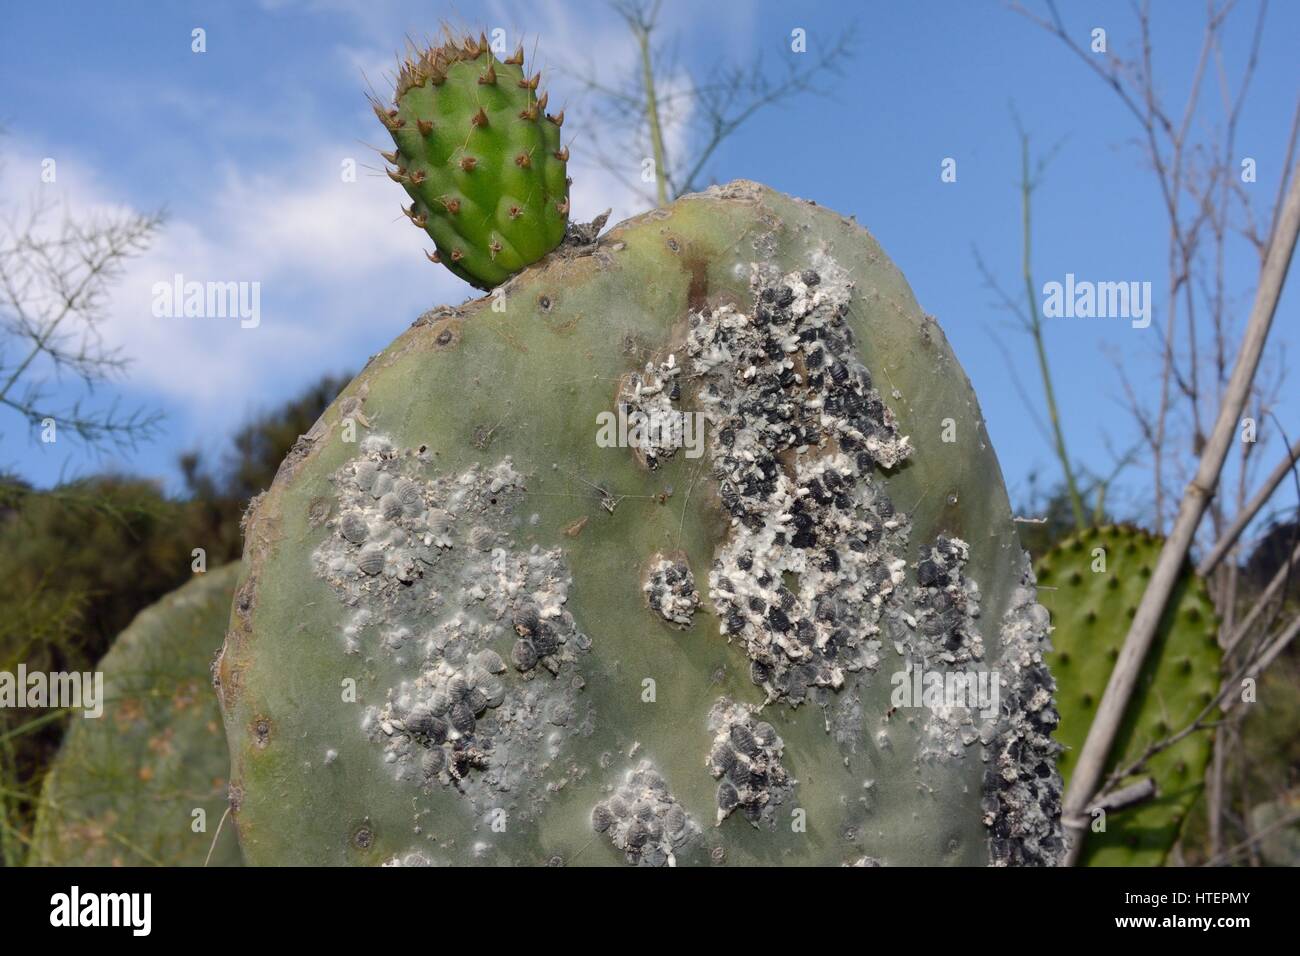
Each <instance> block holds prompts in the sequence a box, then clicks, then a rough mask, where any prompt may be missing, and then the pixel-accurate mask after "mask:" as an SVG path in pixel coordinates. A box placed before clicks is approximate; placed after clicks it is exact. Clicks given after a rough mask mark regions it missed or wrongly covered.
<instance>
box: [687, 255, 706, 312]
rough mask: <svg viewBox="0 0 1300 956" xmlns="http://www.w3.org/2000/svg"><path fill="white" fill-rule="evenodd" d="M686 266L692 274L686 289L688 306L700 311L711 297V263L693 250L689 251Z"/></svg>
mask: <svg viewBox="0 0 1300 956" xmlns="http://www.w3.org/2000/svg"><path fill="white" fill-rule="evenodd" d="M685 266H686V268H687V270H688V271H689V272H690V274H691V283H690V285H689V286H688V287H687V289H686V306H687V308H689V309H691V310H693V311H698V310H699V309H702V308H704V306H705V305H706V304H707V303H708V299H709V264H708V262H707V261H706V260H705V259H704V257H703V256H702V255H699V254H696V253H695V252H694V251H693V250H692V251H690V252H688V253H687V256H686V261H685Z"/></svg>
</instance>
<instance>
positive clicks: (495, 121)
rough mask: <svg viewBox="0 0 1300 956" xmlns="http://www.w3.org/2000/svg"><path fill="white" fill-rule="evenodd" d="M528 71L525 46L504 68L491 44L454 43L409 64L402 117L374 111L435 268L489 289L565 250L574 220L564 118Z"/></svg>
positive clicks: (403, 79)
mask: <svg viewBox="0 0 1300 956" xmlns="http://www.w3.org/2000/svg"><path fill="white" fill-rule="evenodd" d="M523 63H524V49H523V47H522V46H521V47H519V49H518V50H516V51H515V54H514V55H513V56H511V57H509V58H507V59H505V60H498V59H497V58H496V57H495V56H494V55H493V53H492V49H491V47H490V46H489V45H488V42H487V38H486V37H480V38H479V39H478V40H475V39H473V38H472V37H466V38H465V39H464V40H460V41H457V40H456V39H454V38H453V37H451V35H450V34H448V36H447V38H446V40H445V42H444V43H443V44H442V45H441V46H438V47H433V48H430V49H427V50H424V51H422V52H418V53H414V54H412V55H411V56H410V57H408V58H407V59H406V60H405V62H403V63H402V64H401V66H400V68H399V71H398V77H397V88H396V93H395V95H394V99H393V105H392V106H391V107H386V106H384V105H382V104H380V103H378V102H376V103H375V104H374V109H375V113H376V115H377V116H378V117H379V119H380V121H381V122H382V123H383V124H384V126H385V128H387V130H388V132H389V133H390V134H391V135H392V137H393V142H394V144H396V149H395V150H394V151H393V152H392V153H384V154H383V155H384V158H385V159H386V160H387V161H388V162H390V163H392V164H393V165H394V166H395V167H396V168H395V169H390V170H389V171H388V175H389V176H390V177H391V178H392V179H393V180H394V181H395V182H398V183H400V184H401V185H402V187H403V188H404V189H405V190H406V192H407V193H408V194H409V195H410V197H411V205H410V206H409V207H408V208H406V209H405V210H404V211H405V212H406V215H407V218H409V219H410V220H411V222H413V223H414V224H415V225H417V226H419V227H420V228H421V229H424V230H425V231H427V232H428V234H429V235H430V236H431V237H432V239H433V242H434V245H435V246H436V251H435V252H433V253H431V254H429V258H430V259H432V260H433V261H434V262H441V263H443V264H444V265H445V266H446V267H447V268H448V269H450V270H451V271H452V272H454V273H456V275H458V276H460V277H461V278H462V279H464V280H465V281H466V282H469V283H471V284H472V285H475V286H477V287H478V288H480V289H490V288H492V287H493V286H495V285H498V284H500V283H501V282H503V281H505V280H506V279H507V278H509V277H510V276H511V275H512V274H513V273H515V272H518V271H519V270H520V269H522V268H523V267H524V266H526V265H528V264H530V263H532V262H536V261H537V260H538V259H540V258H541V257H542V256H544V255H546V253H548V252H550V251H551V250H552V249H554V248H555V247H556V246H557V245H559V244H560V240H561V239H563V238H564V229H565V225H566V224H567V223H568V219H569V186H568V179H567V175H566V171H565V170H566V166H567V163H568V160H569V150H568V148H567V147H564V146H561V145H560V125H561V124H562V123H563V122H564V111H563V110H561V111H559V112H558V113H556V114H549V113H547V112H546V100H547V95H546V94H545V93H539V92H538V84H539V81H540V78H541V74H540V73H534V74H533V75H532V76H528V75H527V74H526V73H525V72H524V69H523Z"/></svg>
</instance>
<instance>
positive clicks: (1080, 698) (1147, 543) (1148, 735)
mask: <svg viewBox="0 0 1300 956" xmlns="http://www.w3.org/2000/svg"><path fill="white" fill-rule="evenodd" d="M1163 543H1164V542H1163V540H1162V539H1161V538H1158V537H1155V536H1153V535H1150V534H1147V533H1146V532H1144V531H1140V530H1137V529H1135V528H1130V527H1123V526H1107V527H1102V528H1090V529H1088V530H1086V531H1083V532H1080V533H1079V534H1077V535H1074V536H1073V537H1070V538H1068V539H1067V540H1065V541H1063V542H1061V543H1060V544H1058V545H1057V546H1056V547H1054V548H1053V549H1052V550H1051V551H1049V552H1048V553H1047V554H1045V555H1044V556H1043V557H1042V558H1041V559H1039V561H1038V563H1037V565H1036V567H1035V573H1036V574H1037V576H1038V584H1039V588H1040V590H1039V599H1040V600H1041V601H1042V602H1043V604H1044V605H1046V606H1047V608H1048V609H1049V610H1050V611H1051V612H1052V626H1053V630H1052V646H1053V648H1054V651H1053V653H1052V654H1051V655H1049V657H1048V660H1049V663H1050V664H1051V667H1052V675H1053V676H1054V677H1055V678H1056V684H1057V694H1056V703H1057V708H1058V709H1059V710H1060V712H1061V726H1060V728H1059V730H1058V731H1057V740H1058V741H1059V742H1060V743H1061V745H1062V746H1064V747H1065V748H1066V750H1065V752H1064V753H1062V754H1061V756H1060V758H1059V764H1060V767H1061V773H1062V775H1063V776H1064V777H1065V779H1066V782H1067V784H1068V782H1069V778H1070V772H1071V771H1072V770H1073V768H1074V761H1075V760H1077V759H1078V753H1079V750H1080V749H1081V748H1082V747H1083V741H1084V738H1085V737H1087V735H1088V728H1089V727H1090V726H1091V724H1092V720H1093V718H1094V717H1095V716H1096V713H1097V705H1098V704H1099V703H1100V702H1101V696H1102V693H1103V691H1104V690H1105V689H1106V682H1107V681H1108V680H1109V679H1110V672H1111V668H1112V667H1113V666H1114V664H1115V660H1116V658H1117V657H1118V655H1119V650H1120V648H1121V647H1122V646H1123V644H1124V638H1125V637H1126V636H1127V634H1128V628H1129V623H1130V622H1131V621H1132V619H1133V614H1134V613H1135V611H1136V610H1137V606H1138V603H1139V601H1141V599H1142V593H1143V592H1144V591H1145V590H1146V586H1147V581H1148V580H1149V579H1150V577H1151V571H1152V569H1153V568H1154V567H1155V565H1156V559H1157V557H1158V556H1159V554H1160V548H1161V546H1162V545H1163ZM1098 549H1100V550H1098ZM1217 630H1218V621H1217V618H1216V617H1215V611H1214V605H1213V603H1212V602H1211V600H1210V597H1209V594H1208V592H1207V591H1206V589H1205V583H1204V582H1203V581H1202V580H1201V579H1200V578H1198V577H1196V575H1195V574H1193V573H1192V572H1191V571H1190V570H1188V571H1187V572H1186V573H1185V574H1184V575H1183V577H1182V579H1181V580H1180V581H1179V583H1178V586H1177V588H1176V589H1175V591H1174V594H1173V596H1172V598H1171V599H1170V602H1169V609H1168V610H1167V611H1166V613H1165V618H1164V620H1163V621H1162V622H1161V625H1160V630H1159V633H1158V634H1157V636H1156V640H1155V643H1154V644H1153V645H1152V647H1151V652H1150V654H1149V655H1148V656H1147V661H1146V664H1145V665H1144V666H1143V668H1142V674H1141V677H1140V678H1139V680H1138V684H1137V687H1136V688H1135V689H1134V691H1133V699H1132V701H1131V702H1130V704H1129V709H1128V712H1127V713H1126V714H1125V715H1124V721H1123V723H1122V725H1121V726H1120V730H1119V733H1118V734H1117V735H1116V738H1115V743H1114V746H1113V747H1112V750H1111V756H1110V760H1109V763H1108V765H1107V771H1110V770H1112V769H1113V768H1115V767H1117V766H1121V765H1128V764H1129V763H1131V762H1132V761H1133V760H1134V759H1136V758H1137V757H1138V756H1140V755H1141V753H1142V752H1143V751H1144V750H1145V749H1146V747H1147V746H1149V745H1150V744H1153V743H1156V742H1157V741H1160V740H1163V739H1164V738H1165V737H1167V736H1169V735H1170V734H1172V733H1175V732H1177V731H1179V730H1181V729H1182V728H1183V727H1185V726H1187V725H1188V724H1189V723H1191V721H1192V720H1194V719H1195V717H1196V715H1197V714H1198V713H1200V711H1201V709H1202V708H1203V707H1204V706H1205V705H1206V704H1207V703H1209V702H1210V701H1211V700H1212V699H1213V698H1214V695H1215V694H1217V693H1218V689H1219V662H1220V660H1221V657H1222V655H1221V653H1220V650H1219V644H1218V640H1217V637H1216V634H1217ZM1210 746H1211V736H1210V733H1209V732H1208V731H1202V732H1198V733H1195V734H1191V735H1189V736H1188V737H1186V738H1184V739H1183V740H1182V741H1180V742H1178V743H1177V744H1175V745H1174V746H1172V747H1170V748H1169V749H1167V750H1165V751H1163V752H1161V753H1159V754H1157V755H1156V756H1154V757H1152V758H1151V760H1150V761H1148V765H1147V772H1146V774H1145V775H1147V776H1151V777H1153V778H1154V779H1155V782H1156V786H1157V788H1158V791H1159V793H1158V796H1157V797H1156V798H1155V799H1153V800H1149V801H1147V802H1146V803H1143V804H1139V805H1137V806H1135V807H1130V808H1127V809H1122V810H1116V811H1114V812H1112V813H1111V814H1109V815H1108V816H1107V819H1106V830H1105V832H1100V833H1094V832H1089V834H1088V839H1087V843H1086V844H1085V848H1084V854H1083V857H1082V858H1081V861H1080V862H1081V863H1082V864H1083V865H1086V866H1158V865H1160V864H1161V863H1162V862H1164V859H1165V856H1166V855H1167V854H1168V852H1169V850H1170V848H1171V847H1172V846H1173V844H1174V841H1175V840H1176V839H1177V837H1178V833H1179V831H1180V830H1181V828H1182V824H1183V820H1184V818H1185V817H1186V815H1187V812H1188V810H1190V809H1191V806H1192V804H1193V803H1194V802H1195V801H1196V798H1197V796H1198V795H1199V794H1200V792H1201V787H1202V784H1203V781H1204V778H1205V767H1206V764H1207V763H1208V762H1209V758H1210Z"/></svg>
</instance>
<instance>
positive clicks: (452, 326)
mask: <svg viewBox="0 0 1300 956" xmlns="http://www.w3.org/2000/svg"><path fill="white" fill-rule="evenodd" d="M463 325H464V323H463V322H462V321H461V320H460V319H458V318H448V319H442V320H441V321H439V322H435V323H434V324H433V325H432V326H430V327H429V343H430V345H431V346H432V348H433V350H434V351H435V352H449V351H451V350H452V349H454V348H457V347H458V346H459V345H460V342H461V337H462V334H463V333H462V327H463Z"/></svg>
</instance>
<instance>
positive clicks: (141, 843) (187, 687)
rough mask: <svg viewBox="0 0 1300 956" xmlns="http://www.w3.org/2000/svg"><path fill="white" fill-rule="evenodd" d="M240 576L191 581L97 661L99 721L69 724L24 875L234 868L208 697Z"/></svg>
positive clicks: (236, 856)
mask: <svg viewBox="0 0 1300 956" xmlns="http://www.w3.org/2000/svg"><path fill="white" fill-rule="evenodd" d="M238 573H239V566H238V565H235V564H231V565H227V566H225V567H223V568H221V569H219V570H216V571H209V572H207V573H206V574H201V575H198V576H196V577H195V578H194V580H192V581H190V582H189V583H188V584H186V585H185V586H184V587H181V588H179V589H178V590H176V591H174V592H173V593H171V594H169V595H167V597H165V598H163V599H162V600H161V601H159V602H158V603H157V604H155V605H154V606H153V607H150V608H147V609H145V610H144V611H141V612H140V614H139V615H137V616H136V618H135V620H134V621H132V622H131V625H130V626H129V627H128V628H127V629H126V630H125V631H123V632H122V634H121V635H120V636H119V637H118V638H117V640H116V641H115V642H114V644H113V646H112V648H111V649H110V650H109V652H108V653H107V654H106V655H104V659H103V660H102V661H100V663H99V665H98V668H99V670H100V671H101V672H102V673H103V675H104V696H105V704H104V713H103V715H102V716H100V717H98V718H83V717H82V716H80V715H75V714H74V715H73V716H72V717H71V718H70V724H69V727H68V734H67V736H66V738H65V739H64V742H63V747H62V749H61V750H60V751H59V754H58V756H57V757H56V758H55V761H54V764H53V766H51V768H50V772H49V775H48V776H47V777H46V779H45V786H44V788H43V789H42V791H41V801H40V806H39V808H38V811H37V818H36V829H35V835H34V838H33V842H32V849H31V855H30V858H29V863H31V864H33V865H44V866H156V865H165V866H202V865H203V863H204V860H206V859H207V857H208V852H209V850H211V851H212V859H211V863H210V864H209V865H211V866H238V865H240V863H241V858H240V853H239V844H238V841H237V840H236V839H235V836H234V832H233V828H232V827H230V825H229V823H227V825H226V826H225V828H224V829H223V830H222V832H221V834H220V836H219V837H218V838H217V840H216V845H215V847H214V846H213V836H214V834H216V833H217V827H218V824H219V822H220V821H221V818H222V815H223V814H224V813H225V811H226V783H227V777H228V774H229V771H230V761H229V759H228V756H227V750H226V747H225V741H224V738H223V735H222V728H221V714H220V712H219V711H218V709H217V700H216V696H215V695H214V694H213V692H212V685H211V677H212V675H211V668H212V660H213V658H214V656H215V655H216V653H217V650H218V649H219V648H220V646H221V639H222V636H223V635H224V633H225V629H226V623H227V622H228V621H229V618H230V603H231V601H232V599H233V595H234V590H235V582H236V580H237V577H238ZM196 810H202V811H203V813H202V815H201V816H197V817H196V815H195V811H196ZM197 820H201V821H202V823H203V828H204V832H197V833H196V832H195V827H196V825H197V824H196V821H197Z"/></svg>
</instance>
